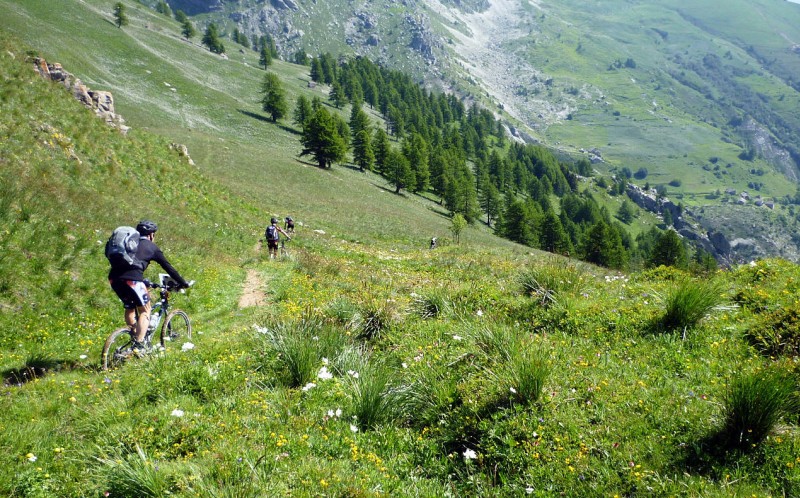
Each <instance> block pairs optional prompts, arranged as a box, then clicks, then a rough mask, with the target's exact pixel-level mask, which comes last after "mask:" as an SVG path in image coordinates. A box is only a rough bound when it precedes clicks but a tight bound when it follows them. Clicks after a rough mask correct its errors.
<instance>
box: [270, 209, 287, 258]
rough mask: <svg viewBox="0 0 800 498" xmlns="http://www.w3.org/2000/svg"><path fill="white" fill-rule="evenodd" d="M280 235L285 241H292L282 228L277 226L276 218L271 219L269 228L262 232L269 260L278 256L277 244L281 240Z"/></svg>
mask: <svg viewBox="0 0 800 498" xmlns="http://www.w3.org/2000/svg"><path fill="white" fill-rule="evenodd" d="M280 234H283V235H285V236H286V238H287V239H289V240H292V238H291V237H289V234H288V233H286V232H285V231H284V230H283V228H281V227H279V226H278V218H275V217H273V218H272V219H271V220H270V224H269V226H268V227H267V229H266V230H265V231H264V238H265V239H267V247H268V248H269V257H270V259H275V256H277V255H278V242H280V240H281V235H280Z"/></svg>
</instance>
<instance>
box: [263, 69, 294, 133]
mask: <svg viewBox="0 0 800 498" xmlns="http://www.w3.org/2000/svg"><path fill="white" fill-rule="evenodd" d="M261 93H263V94H264V97H263V98H262V99H261V104H262V108H263V109H264V111H265V112H267V113H268V114H269V115H270V116H271V117H272V122H273V123H276V122H277V121H278V120H279V119H281V118H283V117H284V116H286V113H287V112H288V110H289V105H288V104H287V103H286V92H285V91H284V89H283V85H282V84H281V80H280V79H279V78H278V75H276V74H275V73H269V72H268V73H267V74H265V75H264V81H263V83H262V84H261Z"/></svg>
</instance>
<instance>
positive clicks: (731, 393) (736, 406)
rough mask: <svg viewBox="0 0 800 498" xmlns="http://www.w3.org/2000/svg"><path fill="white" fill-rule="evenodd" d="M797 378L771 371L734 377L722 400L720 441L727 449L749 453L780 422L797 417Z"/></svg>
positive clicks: (781, 371) (775, 370) (772, 369)
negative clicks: (790, 417) (783, 418)
mask: <svg viewBox="0 0 800 498" xmlns="http://www.w3.org/2000/svg"><path fill="white" fill-rule="evenodd" d="M797 380H798V379H797V377H796V376H792V375H790V374H788V373H787V372H785V371H783V370H780V369H778V368H770V369H766V370H762V371H759V372H755V373H750V374H743V375H740V376H738V377H736V378H735V379H734V380H733V381H732V382H731V383H730V385H729V387H728V391H727V393H726V394H725V398H724V404H725V408H724V423H723V426H722V429H721V431H720V437H721V439H722V441H723V442H724V444H725V446H726V447H727V448H729V449H739V450H745V451H746V450H749V449H751V448H753V447H754V446H755V445H757V444H758V443H760V442H762V441H763V440H764V439H765V438H766V437H767V435H769V434H770V432H772V431H773V430H774V428H775V425H776V424H777V423H778V421H780V419H781V418H782V417H784V416H787V415H792V414H795V415H796V413H797V410H798V409H799V408H800V406H798V396H797Z"/></svg>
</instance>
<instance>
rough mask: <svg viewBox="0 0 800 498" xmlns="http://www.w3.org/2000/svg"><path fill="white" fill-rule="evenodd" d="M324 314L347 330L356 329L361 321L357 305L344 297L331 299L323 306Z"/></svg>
mask: <svg viewBox="0 0 800 498" xmlns="http://www.w3.org/2000/svg"><path fill="white" fill-rule="evenodd" d="M325 316H326V317H328V319H329V320H330V321H332V322H333V323H335V324H338V325H341V326H343V327H344V328H346V329H347V330H356V329H357V328H358V326H359V324H360V323H362V322H363V317H362V316H361V311H360V310H359V309H358V306H356V305H355V304H354V303H353V302H352V301H350V300H349V299H346V298H337V299H334V300H333V301H331V302H330V303H329V304H328V306H327V307H326V308H325Z"/></svg>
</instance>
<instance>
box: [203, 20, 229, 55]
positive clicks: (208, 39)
mask: <svg viewBox="0 0 800 498" xmlns="http://www.w3.org/2000/svg"><path fill="white" fill-rule="evenodd" d="M202 43H203V45H205V46H206V47H208V49H209V50H210V51H211V52H213V53H215V54H222V53H224V52H225V45H223V44H222V41H221V40H220V39H219V33H218V32H217V25H216V24H214V23H213V22H212V23H210V24H209V25H208V26H206V32H205V34H203V40H202Z"/></svg>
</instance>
